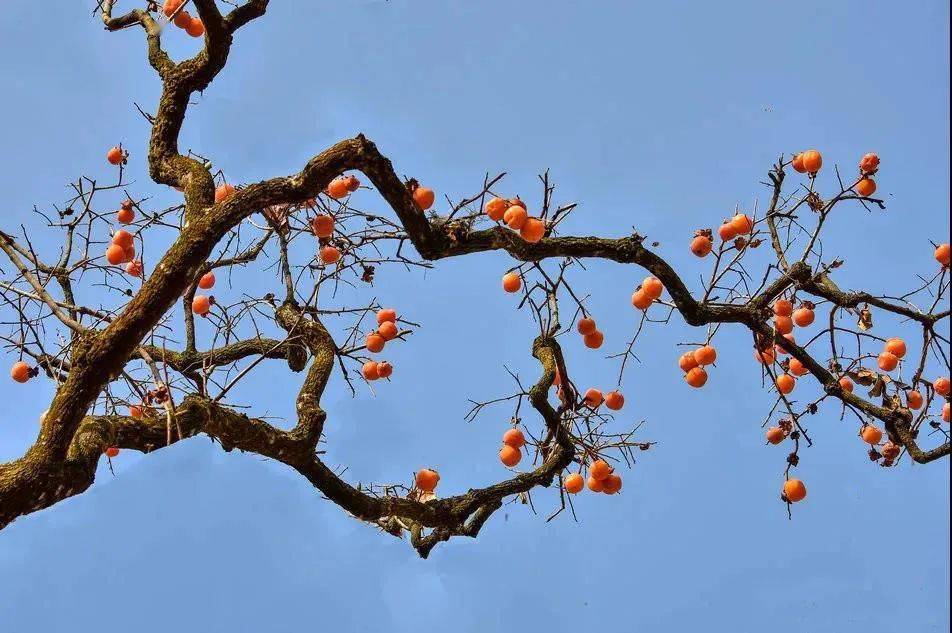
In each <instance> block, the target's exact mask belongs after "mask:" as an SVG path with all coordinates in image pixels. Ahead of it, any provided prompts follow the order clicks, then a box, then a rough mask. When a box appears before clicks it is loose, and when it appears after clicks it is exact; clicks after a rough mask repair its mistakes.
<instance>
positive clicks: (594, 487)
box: [585, 475, 602, 492]
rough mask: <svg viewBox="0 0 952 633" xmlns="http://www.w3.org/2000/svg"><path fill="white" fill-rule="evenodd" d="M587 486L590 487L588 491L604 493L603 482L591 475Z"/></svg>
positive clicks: (586, 483)
mask: <svg viewBox="0 0 952 633" xmlns="http://www.w3.org/2000/svg"><path fill="white" fill-rule="evenodd" d="M585 485H586V486H588V489H589V490H591V491H592V492H602V482H601V481H599V480H598V479H595V478H594V477H592V476H591V475H589V476H588V479H587V480H586V482H585Z"/></svg>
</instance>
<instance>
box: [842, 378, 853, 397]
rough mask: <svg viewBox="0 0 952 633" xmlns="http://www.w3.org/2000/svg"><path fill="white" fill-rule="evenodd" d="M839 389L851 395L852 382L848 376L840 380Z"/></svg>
mask: <svg viewBox="0 0 952 633" xmlns="http://www.w3.org/2000/svg"><path fill="white" fill-rule="evenodd" d="M840 389H842V390H843V391H845V392H846V393H853V381H852V380H851V379H850V377H849V376H843V377H841V378H840Z"/></svg>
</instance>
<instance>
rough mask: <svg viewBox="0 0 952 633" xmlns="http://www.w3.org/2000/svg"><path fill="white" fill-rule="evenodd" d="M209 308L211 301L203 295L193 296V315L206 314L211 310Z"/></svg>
mask: <svg viewBox="0 0 952 633" xmlns="http://www.w3.org/2000/svg"><path fill="white" fill-rule="evenodd" d="M211 307H212V302H211V299H209V298H208V297H206V296H205V295H195V298H193V299H192V312H194V313H195V314H200V315H205V314H208V311H209V310H211Z"/></svg>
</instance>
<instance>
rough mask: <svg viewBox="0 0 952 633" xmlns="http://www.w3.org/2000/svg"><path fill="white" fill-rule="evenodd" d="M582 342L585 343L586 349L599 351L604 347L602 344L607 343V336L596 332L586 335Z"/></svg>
mask: <svg viewBox="0 0 952 633" xmlns="http://www.w3.org/2000/svg"><path fill="white" fill-rule="evenodd" d="M582 341H583V342H584V343H585V347H587V348H589V349H598V348H599V347H601V346H602V343H604V342H605V335H604V334H602V333H601V332H599V331H598V330H595V331H594V332H592V333H591V334H586V335H585V336H584V337H583V338H582Z"/></svg>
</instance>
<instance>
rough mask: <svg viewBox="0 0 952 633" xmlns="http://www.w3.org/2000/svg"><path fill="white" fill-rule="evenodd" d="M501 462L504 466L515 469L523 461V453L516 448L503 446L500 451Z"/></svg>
mask: <svg viewBox="0 0 952 633" xmlns="http://www.w3.org/2000/svg"><path fill="white" fill-rule="evenodd" d="M499 461H501V462H502V463H503V465H504V466H508V467H509V468H513V467H514V466H516V465H517V464H519V462H521V461H522V451H520V450H519V449H518V448H516V447H515V446H509V445H508V444H503V446H502V448H500V449H499Z"/></svg>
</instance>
